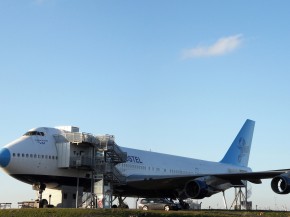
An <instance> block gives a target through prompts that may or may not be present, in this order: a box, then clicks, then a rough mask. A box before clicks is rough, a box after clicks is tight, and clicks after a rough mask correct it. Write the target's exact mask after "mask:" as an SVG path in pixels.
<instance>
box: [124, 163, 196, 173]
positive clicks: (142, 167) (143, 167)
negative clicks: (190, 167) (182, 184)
mask: <svg viewBox="0 0 290 217" xmlns="http://www.w3.org/2000/svg"><path fill="white" fill-rule="evenodd" d="M121 167H122V168H124V170H125V169H137V170H148V171H156V172H160V171H161V169H160V168H154V167H146V166H140V165H134V164H127V163H122V164H121ZM163 172H166V169H163ZM169 173H170V174H180V175H185V174H194V172H192V171H183V170H173V169H170V170H169Z"/></svg>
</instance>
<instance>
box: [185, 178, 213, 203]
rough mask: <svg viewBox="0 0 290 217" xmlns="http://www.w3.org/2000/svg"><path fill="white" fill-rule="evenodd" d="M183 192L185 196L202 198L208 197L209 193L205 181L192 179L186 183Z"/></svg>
mask: <svg viewBox="0 0 290 217" xmlns="http://www.w3.org/2000/svg"><path fill="white" fill-rule="evenodd" d="M183 193H184V194H185V195H184V197H185V198H192V199H202V198H204V197H208V196H210V195H211V194H210V193H209V189H208V185H207V184H206V183H205V182H204V181H200V180H191V181H189V182H187V183H186V185H185V187H184V190H183Z"/></svg>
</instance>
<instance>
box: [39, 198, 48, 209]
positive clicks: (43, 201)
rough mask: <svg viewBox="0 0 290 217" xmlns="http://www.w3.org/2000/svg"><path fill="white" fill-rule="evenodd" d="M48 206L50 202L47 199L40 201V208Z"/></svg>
mask: <svg viewBox="0 0 290 217" xmlns="http://www.w3.org/2000/svg"><path fill="white" fill-rule="evenodd" d="M47 206H48V202H47V200H46V199H42V200H40V201H39V208H46V207H47Z"/></svg>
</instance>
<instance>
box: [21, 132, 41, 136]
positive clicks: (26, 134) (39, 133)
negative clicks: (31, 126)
mask: <svg viewBox="0 0 290 217" xmlns="http://www.w3.org/2000/svg"><path fill="white" fill-rule="evenodd" d="M23 136H44V132H39V131H28V132H27V133H25V134H24V135H23Z"/></svg>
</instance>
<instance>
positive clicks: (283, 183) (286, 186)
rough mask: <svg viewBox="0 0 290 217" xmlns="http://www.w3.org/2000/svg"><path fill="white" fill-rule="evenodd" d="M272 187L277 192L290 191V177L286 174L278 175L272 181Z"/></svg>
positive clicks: (286, 192)
mask: <svg viewBox="0 0 290 217" xmlns="http://www.w3.org/2000/svg"><path fill="white" fill-rule="evenodd" d="M271 188H272V190H273V191H274V192H275V193H277V194H288V193H290V178H288V177H286V176H283V175H281V176H276V177H274V178H273V179H272V181H271Z"/></svg>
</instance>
